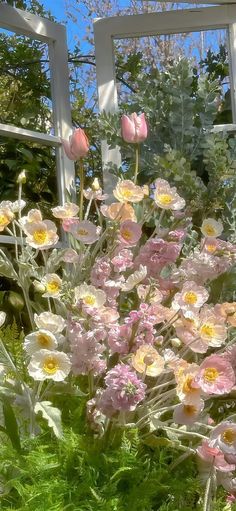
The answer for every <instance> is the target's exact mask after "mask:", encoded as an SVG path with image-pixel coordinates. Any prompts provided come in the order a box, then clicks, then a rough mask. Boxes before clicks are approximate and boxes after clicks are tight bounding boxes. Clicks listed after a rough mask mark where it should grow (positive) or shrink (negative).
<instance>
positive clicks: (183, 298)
mask: <svg viewBox="0 0 236 511" xmlns="http://www.w3.org/2000/svg"><path fill="white" fill-rule="evenodd" d="M208 298H209V293H208V291H207V290H206V289H205V288H204V287H202V286H198V285H197V284H196V282H194V281H189V282H188V281H187V282H185V283H184V285H183V288H182V291H181V292H180V293H176V294H175V296H174V300H173V302H172V305H171V306H172V308H173V309H174V310H179V309H183V310H185V309H187V310H188V309H200V307H202V305H203V304H204V303H205V302H206V301H207V300H208Z"/></svg>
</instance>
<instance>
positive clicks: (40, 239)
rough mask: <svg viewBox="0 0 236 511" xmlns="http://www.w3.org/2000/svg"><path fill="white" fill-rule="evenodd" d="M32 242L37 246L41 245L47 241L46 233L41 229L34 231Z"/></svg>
mask: <svg viewBox="0 0 236 511" xmlns="http://www.w3.org/2000/svg"><path fill="white" fill-rule="evenodd" d="M33 240H34V241H35V243H36V244H37V245H43V244H44V243H46V242H47V241H48V232H47V231H45V230H43V229H39V230H38V231H35V232H34V234H33Z"/></svg>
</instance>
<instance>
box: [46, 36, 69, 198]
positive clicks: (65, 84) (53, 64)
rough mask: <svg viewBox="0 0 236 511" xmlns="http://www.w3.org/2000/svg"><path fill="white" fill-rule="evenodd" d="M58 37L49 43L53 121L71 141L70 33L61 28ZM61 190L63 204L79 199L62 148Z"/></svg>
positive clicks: (59, 157) (58, 159)
mask: <svg viewBox="0 0 236 511" xmlns="http://www.w3.org/2000/svg"><path fill="white" fill-rule="evenodd" d="M57 30H58V37H57V39H56V40H54V41H50V43H49V45H48V46H49V60H50V70H51V91H52V105H53V122H54V128H55V135H56V136H58V137H60V138H65V139H68V138H69V135H70V134H71V126H72V122H71V113H70V100H69V94H68V91H69V72H68V60H67V54H68V51H67V44H66V30H65V28H64V27H63V26H58V29H57ZM56 163H57V187H58V194H59V200H60V203H62V204H63V202H65V199H66V192H67V191H68V192H69V193H70V195H71V196H72V198H73V199H74V196H75V171H74V163H73V162H72V161H70V160H69V159H68V158H67V156H66V155H65V152H64V150H63V147H62V146H59V147H57V148H56Z"/></svg>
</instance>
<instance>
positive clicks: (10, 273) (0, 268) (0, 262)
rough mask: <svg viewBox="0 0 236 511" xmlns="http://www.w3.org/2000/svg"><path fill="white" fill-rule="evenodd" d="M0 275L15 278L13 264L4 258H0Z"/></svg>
mask: <svg viewBox="0 0 236 511" xmlns="http://www.w3.org/2000/svg"><path fill="white" fill-rule="evenodd" d="M0 275H2V276H3V277H7V278H8V279H14V280H16V278H17V274H16V272H15V270H14V268H13V265H12V264H11V263H10V261H7V260H6V259H5V260H4V259H0Z"/></svg>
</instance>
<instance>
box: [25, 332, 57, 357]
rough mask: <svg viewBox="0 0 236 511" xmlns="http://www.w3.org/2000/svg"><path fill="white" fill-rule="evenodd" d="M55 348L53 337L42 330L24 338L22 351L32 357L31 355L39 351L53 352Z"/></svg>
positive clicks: (55, 340)
mask: <svg viewBox="0 0 236 511" xmlns="http://www.w3.org/2000/svg"><path fill="white" fill-rule="evenodd" d="M57 346H58V342H57V339H56V337H55V335H54V334H53V333H52V332H50V331H49V330H44V329H42V328H41V329H40V330H38V331H37V332H32V333H31V334H29V335H27V336H26V337H25V342H24V349H25V351H27V353H29V355H33V353H35V352H36V351H39V350H41V349H47V350H55V349H56V348H57Z"/></svg>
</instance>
